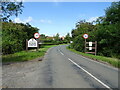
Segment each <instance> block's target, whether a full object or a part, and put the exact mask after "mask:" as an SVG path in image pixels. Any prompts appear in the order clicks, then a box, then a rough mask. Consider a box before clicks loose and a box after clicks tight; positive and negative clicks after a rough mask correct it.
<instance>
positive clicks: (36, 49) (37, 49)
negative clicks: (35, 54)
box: [36, 39, 39, 51]
mask: <svg viewBox="0 0 120 90" xmlns="http://www.w3.org/2000/svg"><path fill="white" fill-rule="evenodd" d="M38 50H39V42H38V39H37V49H36V51H38Z"/></svg>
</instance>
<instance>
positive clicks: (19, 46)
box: [2, 22, 39, 54]
mask: <svg viewBox="0 0 120 90" xmlns="http://www.w3.org/2000/svg"><path fill="white" fill-rule="evenodd" d="M38 30H39V29H38V28H36V27H32V26H31V25H30V24H28V23H27V24H23V23H13V22H3V23H2V53H3V54H12V53H15V52H19V51H22V50H25V48H26V39H30V38H33V37H34V36H33V35H34V33H36V32H38Z"/></svg>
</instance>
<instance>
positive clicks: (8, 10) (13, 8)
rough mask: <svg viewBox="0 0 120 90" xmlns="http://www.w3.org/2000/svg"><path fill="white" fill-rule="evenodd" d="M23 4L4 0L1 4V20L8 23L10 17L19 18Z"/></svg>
mask: <svg viewBox="0 0 120 90" xmlns="http://www.w3.org/2000/svg"><path fill="white" fill-rule="evenodd" d="M22 7H23V3H22V2H10V1H9V2H6V1H5V0H2V2H1V9H2V15H1V18H2V20H3V21H8V19H9V18H10V16H12V15H15V16H18V14H21V13H22Z"/></svg>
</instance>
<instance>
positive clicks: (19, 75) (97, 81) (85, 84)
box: [2, 45, 118, 89]
mask: <svg viewBox="0 0 120 90" xmlns="http://www.w3.org/2000/svg"><path fill="white" fill-rule="evenodd" d="M2 83H3V87H4V88H95V89H97V88H110V89H112V88H118V69H117V68H114V67H112V66H108V65H105V64H102V63H99V62H97V61H94V60H91V59H88V58H86V57H83V56H81V55H78V54H75V53H73V52H71V51H69V50H67V49H66V45H60V46H56V47H52V48H50V49H49V50H48V51H47V53H46V55H45V56H44V59H43V60H42V61H38V60H35V61H28V62H22V63H16V64H11V65H3V82H2Z"/></svg>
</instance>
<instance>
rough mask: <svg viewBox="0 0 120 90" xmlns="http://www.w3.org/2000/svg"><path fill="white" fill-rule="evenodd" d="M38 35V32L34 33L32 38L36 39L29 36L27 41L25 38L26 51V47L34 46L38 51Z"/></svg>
mask: <svg viewBox="0 0 120 90" xmlns="http://www.w3.org/2000/svg"><path fill="white" fill-rule="evenodd" d="M39 37H40V34H39V33H35V34H34V38H36V40H35V39H34V38H31V39H30V40H29V41H28V39H26V51H28V47H36V48H37V51H38V49H39V42H38V38H39Z"/></svg>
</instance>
